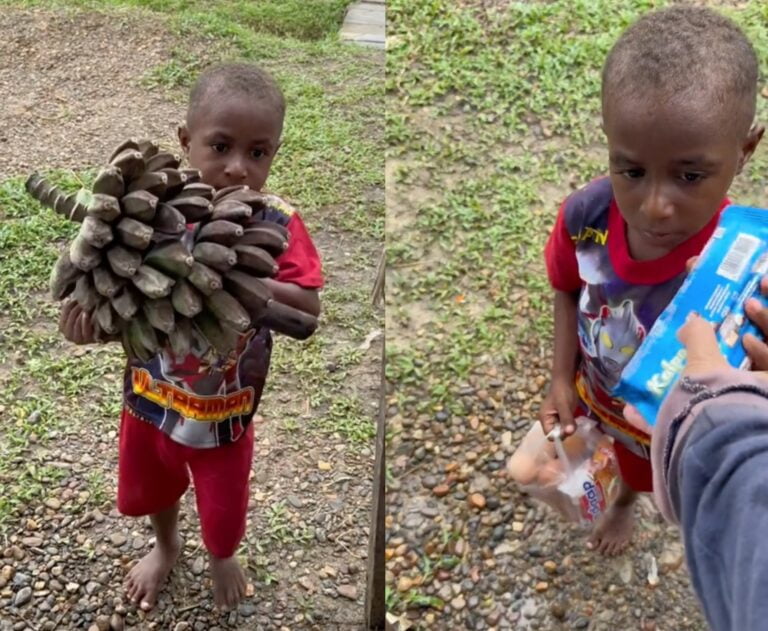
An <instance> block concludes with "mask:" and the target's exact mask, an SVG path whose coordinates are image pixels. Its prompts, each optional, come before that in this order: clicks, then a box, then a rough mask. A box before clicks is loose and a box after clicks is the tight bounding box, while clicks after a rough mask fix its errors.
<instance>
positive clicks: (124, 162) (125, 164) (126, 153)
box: [109, 149, 144, 190]
mask: <svg viewBox="0 0 768 631" xmlns="http://www.w3.org/2000/svg"><path fill="white" fill-rule="evenodd" d="M109 163H110V165H112V166H114V167H117V168H118V169H120V173H121V174H122V176H123V181H124V182H125V183H126V184H127V185H128V186H129V187H130V182H132V181H133V180H135V179H137V178H139V177H141V174H142V173H144V156H143V155H142V154H141V151H137V150H135V149H125V150H123V151H121V152H120V153H118V154H117V155H116V156H115V157H114V158H112V159H111V160H110V161H109ZM128 190H130V188H129V189H128Z"/></svg>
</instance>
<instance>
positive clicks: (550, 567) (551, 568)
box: [544, 561, 557, 574]
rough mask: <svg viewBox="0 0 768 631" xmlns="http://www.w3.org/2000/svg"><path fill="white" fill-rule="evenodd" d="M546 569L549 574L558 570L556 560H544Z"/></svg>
mask: <svg viewBox="0 0 768 631" xmlns="http://www.w3.org/2000/svg"><path fill="white" fill-rule="evenodd" d="M544 569H545V570H546V572H547V574H555V573H556V572H557V563H555V562H554V561H544Z"/></svg>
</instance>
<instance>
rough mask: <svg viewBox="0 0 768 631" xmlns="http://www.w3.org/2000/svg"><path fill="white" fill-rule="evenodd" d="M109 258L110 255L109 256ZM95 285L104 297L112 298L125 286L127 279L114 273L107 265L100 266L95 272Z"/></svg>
mask: <svg viewBox="0 0 768 631" xmlns="http://www.w3.org/2000/svg"><path fill="white" fill-rule="evenodd" d="M107 257H109V255H107ZM92 273H93V284H94V286H95V287H96V291H98V292H99V293H100V294H101V295H102V296H104V297H106V298H111V297H112V296H114V295H115V294H116V293H117V292H118V291H120V289H121V288H122V287H123V285H125V279H123V278H120V277H119V276H117V275H115V274H114V273H112V271H111V270H110V269H109V267H108V266H106V265H99V266H98V267H96V268H94V270H93V272H92Z"/></svg>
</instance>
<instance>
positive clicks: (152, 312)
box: [142, 288, 176, 333]
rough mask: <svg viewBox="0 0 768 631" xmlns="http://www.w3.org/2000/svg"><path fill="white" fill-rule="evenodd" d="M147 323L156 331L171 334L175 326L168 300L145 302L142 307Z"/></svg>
mask: <svg viewBox="0 0 768 631" xmlns="http://www.w3.org/2000/svg"><path fill="white" fill-rule="evenodd" d="M175 291H176V289H175V288H174V292H175ZM142 308H143V310H144V315H145V316H146V318H147V321H148V322H149V323H150V324H151V325H152V326H153V327H154V328H156V329H157V330H158V331H162V332H163V333H171V332H172V331H173V329H174V327H175V325H176V322H175V320H176V318H175V317H174V315H173V305H172V304H171V301H170V299H169V298H157V299H155V300H145V301H144V304H143V305H142Z"/></svg>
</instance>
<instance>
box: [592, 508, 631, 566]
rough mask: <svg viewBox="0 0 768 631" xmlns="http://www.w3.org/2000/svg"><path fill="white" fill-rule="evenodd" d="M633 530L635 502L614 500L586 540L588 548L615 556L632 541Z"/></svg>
mask: <svg viewBox="0 0 768 631" xmlns="http://www.w3.org/2000/svg"><path fill="white" fill-rule="evenodd" d="M634 530H635V504H634V502H631V503H629V504H623V503H619V502H614V503H613V504H611V505H610V506H609V507H608V509H607V510H606V511H605V513H603V515H602V517H601V518H600V520H599V521H598V523H597V525H596V526H595V529H594V530H593V531H592V535H591V536H590V537H589V540H588V541H587V547H588V548H589V549H590V550H597V551H598V552H600V553H601V554H604V555H606V556H616V555H618V554H621V553H622V552H624V550H625V549H626V548H627V546H628V545H629V542H630V541H632V533H633V532H634Z"/></svg>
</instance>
